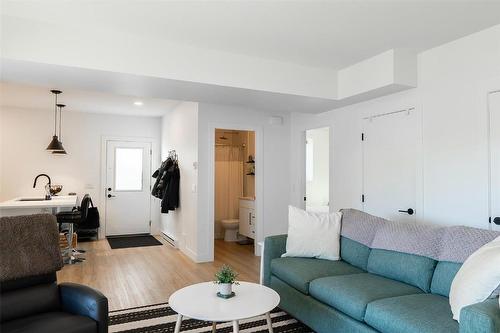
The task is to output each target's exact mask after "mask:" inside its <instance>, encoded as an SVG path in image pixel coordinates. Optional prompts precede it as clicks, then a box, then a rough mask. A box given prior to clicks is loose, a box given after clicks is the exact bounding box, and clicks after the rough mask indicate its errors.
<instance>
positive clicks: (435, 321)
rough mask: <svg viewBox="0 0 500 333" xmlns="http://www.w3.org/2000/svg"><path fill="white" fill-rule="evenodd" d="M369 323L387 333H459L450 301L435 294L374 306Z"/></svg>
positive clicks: (384, 301) (369, 309)
mask: <svg viewBox="0 0 500 333" xmlns="http://www.w3.org/2000/svg"><path fill="white" fill-rule="evenodd" d="M365 322H366V323H367V324H369V325H370V326H372V327H374V328H375V329H377V330H379V331H380V332H384V333H401V332H405V333H422V332H426V333H456V332H458V329H459V325H458V322H456V321H455V320H453V318H452V314H451V309H450V304H449V303H448V298H446V297H443V296H439V295H433V294H418V295H407V296H399V297H392V298H386V299H381V300H378V301H374V302H371V303H370V304H368V307H367V308H366V314H365Z"/></svg>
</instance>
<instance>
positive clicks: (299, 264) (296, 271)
mask: <svg viewBox="0 0 500 333" xmlns="http://www.w3.org/2000/svg"><path fill="white" fill-rule="evenodd" d="M362 272H363V271H362V270H361V269H359V268H356V267H354V266H352V265H349V264H348V263H346V262H344V261H331V260H324V259H313V258H277V259H273V260H272V261H271V274H273V275H275V276H277V277H278V278H280V279H281V280H282V281H285V282H286V283H288V284H289V285H291V286H292V287H294V288H295V289H297V290H299V291H300V292H302V293H304V294H306V295H307V294H309V282H311V281H312V280H314V279H317V278H321V277H325V276H331V275H344V274H356V273H362Z"/></svg>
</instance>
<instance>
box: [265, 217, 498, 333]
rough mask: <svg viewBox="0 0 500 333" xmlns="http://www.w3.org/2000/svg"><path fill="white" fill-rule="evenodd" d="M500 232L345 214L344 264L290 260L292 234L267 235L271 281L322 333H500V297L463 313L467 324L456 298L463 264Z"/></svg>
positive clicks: (286, 306) (286, 304)
mask: <svg viewBox="0 0 500 333" xmlns="http://www.w3.org/2000/svg"><path fill="white" fill-rule="evenodd" d="M498 235H500V234H499V233H494V232H491V231H487V230H482V229H475V228H467V227H449V228H437V227H430V226H417V225H403V224H397V223H394V222H390V221H387V220H384V219H381V218H377V217H375V216H371V215H368V214H365V213H363V212H360V211H357V210H353V209H348V210H343V221H342V233H341V240H340V242H341V258H342V259H341V260H339V261H330V260H323V259H314V258H290V257H285V258H282V257H281V255H282V254H283V253H285V250H286V239H287V236H286V235H280V236H272V237H267V238H266V240H265V243H264V255H263V283H264V284H265V285H267V286H269V287H271V288H272V289H274V290H276V291H277V292H278V293H279V295H280V297H281V302H280V307H281V308H282V309H283V310H285V311H287V312H288V313H290V314H291V315H292V316H294V317H295V318H297V319H298V320H300V321H302V322H303V323H304V324H306V325H308V326H309V327H310V328H311V329H313V330H314V331H316V332H325V333H335V332H339V333H350V332H363V333H364V332H366V333H368V332H370V333H373V332H384V333H454V332H460V333H499V332H500V308H499V304H498V298H492V299H488V300H486V301H484V302H482V303H478V304H473V305H470V306H467V307H465V308H463V309H462V311H461V314H460V323H458V322H457V321H455V320H453V318H452V313H451V310H450V305H449V300H448V295H449V292H450V286H451V282H452V280H453V278H454V276H455V274H456V273H457V271H458V270H459V268H460V266H461V264H462V263H463V261H464V260H465V259H466V258H467V257H468V256H469V255H470V254H471V253H473V252H474V251H475V250H476V249H477V248H479V247H480V246H482V245H483V244H485V243H487V242H488V241H491V240H492V239H494V238H496V237H497V236H498Z"/></svg>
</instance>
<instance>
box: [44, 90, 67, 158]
mask: <svg viewBox="0 0 500 333" xmlns="http://www.w3.org/2000/svg"><path fill="white" fill-rule="evenodd" d="M50 92H51V93H53V94H54V96H55V100H56V102H55V105H54V135H53V136H52V141H50V143H49V145H48V146H47V148H46V150H49V151H57V150H64V147H63V146H62V144H61V142H60V141H59V138H58V137H57V95H59V94H60V93H62V91H60V90H51V91H50Z"/></svg>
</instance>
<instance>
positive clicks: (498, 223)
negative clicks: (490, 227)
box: [493, 216, 500, 225]
mask: <svg viewBox="0 0 500 333" xmlns="http://www.w3.org/2000/svg"><path fill="white" fill-rule="evenodd" d="M493 223H495V224H496V225H500V216H497V217H495V218H494V219H493Z"/></svg>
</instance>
